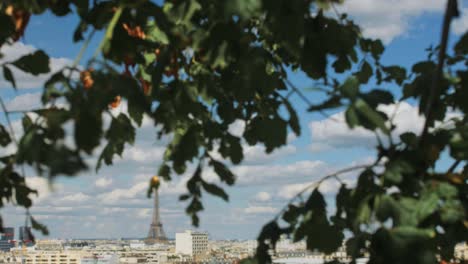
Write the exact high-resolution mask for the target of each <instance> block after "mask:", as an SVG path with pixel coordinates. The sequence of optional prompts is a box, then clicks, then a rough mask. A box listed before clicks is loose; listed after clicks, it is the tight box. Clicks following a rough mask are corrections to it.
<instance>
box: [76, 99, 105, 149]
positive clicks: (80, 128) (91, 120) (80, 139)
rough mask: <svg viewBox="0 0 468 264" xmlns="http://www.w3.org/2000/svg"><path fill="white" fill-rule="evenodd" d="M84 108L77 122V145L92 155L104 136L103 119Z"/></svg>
mask: <svg viewBox="0 0 468 264" xmlns="http://www.w3.org/2000/svg"><path fill="white" fill-rule="evenodd" d="M84 108H85V107H83V108H82V109H80V110H81V112H80V113H79V116H78V117H77V118H76V121H75V143H76V146H77V147H78V148H79V149H82V150H84V151H85V152H86V153H88V154H91V153H92V151H93V150H94V148H95V147H97V146H98V145H99V142H100V140H101V135H102V118H101V115H100V114H97V113H92V112H90V111H89V109H84Z"/></svg>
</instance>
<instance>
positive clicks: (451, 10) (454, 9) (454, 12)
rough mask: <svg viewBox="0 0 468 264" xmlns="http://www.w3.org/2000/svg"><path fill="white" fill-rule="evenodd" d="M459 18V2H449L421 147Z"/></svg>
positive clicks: (430, 119)
mask: <svg viewBox="0 0 468 264" xmlns="http://www.w3.org/2000/svg"><path fill="white" fill-rule="evenodd" d="M456 16H458V3H457V0H448V1H447V7H446V10H445V16H444V23H443V25H442V36H441V41H440V49H439V61H438V63H437V68H436V71H435V76H434V80H433V82H432V86H431V90H430V91H429V98H428V101H427V105H426V109H425V111H424V115H425V117H426V121H425V122H424V128H423V130H422V133H421V138H420V141H419V145H420V146H422V145H424V143H425V140H426V137H427V133H428V131H429V126H430V123H431V122H432V119H433V115H434V114H433V111H432V109H433V107H434V103H435V101H436V98H437V97H438V96H439V93H440V80H441V79H442V71H443V68H444V64H445V58H446V55H447V54H446V50H447V43H448V38H449V32H450V23H451V21H452V19H453V18H454V17H456Z"/></svg>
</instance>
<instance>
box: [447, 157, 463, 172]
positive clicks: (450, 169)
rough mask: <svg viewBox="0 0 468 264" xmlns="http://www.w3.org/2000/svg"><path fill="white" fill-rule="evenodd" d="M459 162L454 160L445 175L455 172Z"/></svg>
mask: <svg viewBox="0 0 468 264" xmlns="http://www.w3.org/2000/svg"><path fill="white" fill-rule="evenodd" d="M460 162H461V160H456V161H455V162H454V163H453V164H452V166H450V168H449V169H448V171H447V173H453V172H454V171H455V169H456V168H457V167H458V165H459V164H460Z"/></svg>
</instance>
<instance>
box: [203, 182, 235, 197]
mask: <svg viewBox="0 0 468 264" xmlns="http://www.w3.org/2000/svg"><path fill="white" fill-rule="evenodd" d="M202 186H203V189H205V191H207V192H208V193H210V194H212V195H214V196H218V197H220V198H222V199H223V200H225V201H226V202H228V201H229V196H228V195H227V194H226V192H225V191H224V190H223V189H221V188H220V187H219V186H217V185H216V184H212V183H208V182H205V181H203V182H202Z"/></svg>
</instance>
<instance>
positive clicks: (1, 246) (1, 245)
mask: <svg viewBox="0 0 468 264" xmlns="http://www.w3.org/2000/svg"><path fill="white" fill-rule="evenodd" d="M14 239H15V228H14V227H4V228H3V233H1V236H0V250H1V251H10V249H11V248H14V247H15V240H14Z"/></svg>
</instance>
